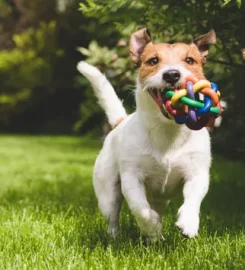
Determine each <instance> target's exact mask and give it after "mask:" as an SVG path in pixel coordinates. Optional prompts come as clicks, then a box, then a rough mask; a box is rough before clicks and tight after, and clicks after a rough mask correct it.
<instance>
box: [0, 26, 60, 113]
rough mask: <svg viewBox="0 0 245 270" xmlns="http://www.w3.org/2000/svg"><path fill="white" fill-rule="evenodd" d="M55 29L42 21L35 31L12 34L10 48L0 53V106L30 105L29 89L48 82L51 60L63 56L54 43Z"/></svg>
mask: <svg viewBox="0 0 245 270" xmlns="http://www.w3.org/2000/svg"><path fill="white" fill-rule="evenodd" d="M55 30H56V23H55V22H54V21H50V22H49V23H45V22H41V23H40V25H39V27H38V28H37V29H34V28H28V30H27V31H25V32H23V33H20V34H14V35H13V41H14V48H13V49H11V50H7V49H5V50H2V51H0V80H1V88H2V89H1V93H0V104H1V106H3V105H4V106H5V109H6V108H9V110H10V111H11V110H12V109H13V107H16V106H21V105H22V103H25V102H31V100H32V98H33V97H34V95H35V92H34V91H32V90H33V89H35V88H36V87H37V86H39V87H45V86H46V85H47V84H49V83H50V82H51V78H52V76H51V75H52V60H53V59H54V58H56V57H59V55H61V54H62V50H57V46H56V44H55V38H54V36H55ZM5 112H6V111H5ZM0 117H1V116H0Z"/></svg>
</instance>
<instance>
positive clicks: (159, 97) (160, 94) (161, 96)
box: [147, 87, 178, 119]
mask: <svg viewBox="0 0 245 270" xmlns="http://www.w3.org/2000/svg"><path fill="white" fill-rule="evenodd" d="M147 90H148V92H149V94H150V95H151V97H152V98H153V100H154V101H155V102H156V104H157V105H158V106H159V108H160V110H161V112H162V114H163V115H164V116H165V117H166V118H168V119H171V118H170V116H169V113H168V112H167V109H166V105H165V104H166V101H167V97H166V93H167V91H169V90H173V91H174V90H178V89H177V88H174V87H168V88H164V89H158V88H148V89H147Z"/></svg>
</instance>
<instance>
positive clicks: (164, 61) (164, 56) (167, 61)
mask: <svg viewBox="0 0 245 270" xmlns="http://www.w3.org/2000/svg"><path fill="white" fill-rule="evenodd" d="M172 65H174V66H183V68H185V69H187V70H189V72H190V73H191V74H193V76H195V77H196V78H197V79H203V78H204V75H203V68H202V66H203V57H202V56H201V54H200V52H199V50H198V49H197V47H196V45H194V44H191V45H187V44H184V43H175V44H167V43H161V44H152V43H148V44H147V45H146V47H145V49H144V52H143V53H142V56H141V65H140V70H139V78H140V81H141V82H142V81H144V80H145V79H146V78H147V77H150V76H153V75H155V74H156V73H157V72H158V71H159V70H160V69H162V67H164V66H172Z"/></svg>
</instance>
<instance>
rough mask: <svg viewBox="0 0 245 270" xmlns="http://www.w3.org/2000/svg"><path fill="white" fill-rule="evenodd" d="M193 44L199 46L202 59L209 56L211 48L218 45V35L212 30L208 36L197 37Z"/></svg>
mask: <svg viewBox="0 0 245 270" xmlns="http://www.w3.org/2000/svg"><path fill="white" fill-rule="evenodd" d="M193 43H194V44H195V45H196V46H197V48H198V50H199V52H200V53H201V55H202V57H206V56H207V55H208V50H209V46H210V45H212V44H215V43H216V34H215V32H214V30H213V29H212V30H211V31H209V32H208V33H207V34H205V35H202V36H199V37H197V38H196V39H195V40H194V41H193Z"/></svg>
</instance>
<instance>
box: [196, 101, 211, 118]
mask: <svg viewBox="0 0 245 270" xmlns="http://www.w3.org/2000/svg"><path fill="white" fill-rule="evenodd" d="M212 105H213V102H212V99H211V98H210V97H208V96H205V98H204V106H203V107H202V108H201V109H198V110H197V111H196V113H197V115H203V114H205V113H207V112H209V110H210V108H211V107H212Z"/></svg>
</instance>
